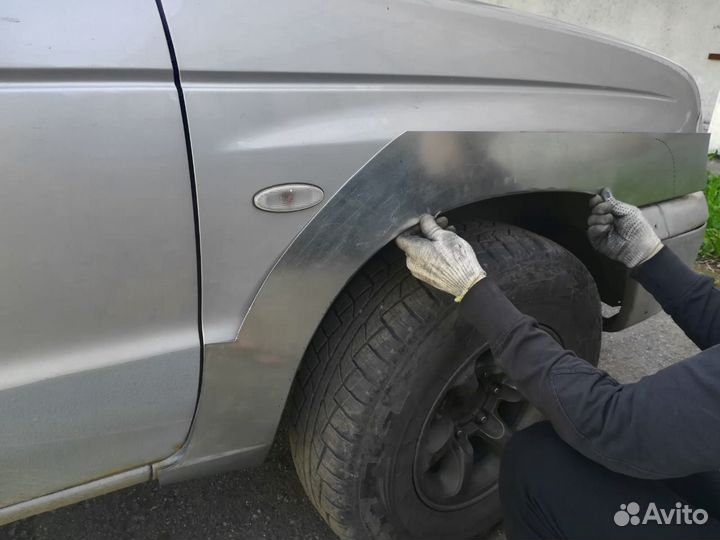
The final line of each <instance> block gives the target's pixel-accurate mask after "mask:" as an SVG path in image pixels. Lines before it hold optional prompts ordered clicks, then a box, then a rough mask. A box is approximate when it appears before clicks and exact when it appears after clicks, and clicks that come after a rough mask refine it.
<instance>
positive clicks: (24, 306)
mask: <svg viewBox="0 0 720 540" xmlns="http://www.w3.org/2000/svg"><path fill="white" fill-rule="evenodd" d="M0 15H2V20H0V118H1V119H2V120H1V121H0V171H2V173H1V174H0V187H1V189H2V194H1V196H0V411H2V413H1V414H0V433H2V436H1V437H0V471H2V473H1V474H0V478H1V480H2V481H0V506H6V505H8V504H12V503H15V502H18V501H24V500H28V499H31V498H33V497H37V496H39V495H43V494H47V493H51V492H55V491H57V490H61V489H64V488H67V487H69V486H74V485H78V484H81V483H84V482H88V481H91V480H94V479H96V478H99V477H102V476H106V475H110V474H113V473H116V472H119V471H122V470H126V469H130V468H133V467H137V466H139V465H142V464H147V463H150V462H154V461H157V460H160V459H163V458H165V457H167V456H169V455H171V454H172V453H173V452H175V451H176V450H177V449H178V448H179V447H180V446H181V445H182V443H183V441H184V439H185V437H186V435H187V433H188V430H189V427H190V423H191V420H192V417H193V412H194V408H195V403H196V397H197V390H198V383H199V366H200V346H199V334H198V324H197V314H198V306H197V282H196V279H197V275H196V266H197V262H196V252H195V237H194V230H195V227H194V220H193V207H192V198H191V189H190V180H189V176H188V168H187V153H186V150H185V143H184V132H183V126H182V121H181V115H180V108H179V104H178V94H177V90H176V88H175V86H174V82H173V74H172V69H171V63H170V59H169V55H168V49H167V42H166V40H165V37H164V34H163V29H162V24H161V21H160V18H159V16H158V12H157V8H156V6H155V4H154V3H153V2H149V1H147V0H129V1H128V0H118V1H115V0H110V1H106V2H94V1H91V0H71V1H68V2H40V1H25V0H23V1H15V0H10V1H5V2H3V5H2V12H1V13H0Z"/></svg>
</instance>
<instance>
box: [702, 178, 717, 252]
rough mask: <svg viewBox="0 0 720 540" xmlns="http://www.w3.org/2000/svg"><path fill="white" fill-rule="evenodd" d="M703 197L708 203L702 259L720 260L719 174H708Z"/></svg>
mask: <svg viewBox="0 0 720 540" xmlns="http://www.w3.org/2000/svg"><path fill="white" fill-rule="evenodd" d="M705 197H706V198H707V203H708V212H709V216H708V222H707V230H706V231H705V241H704V242H703V245H702V248H700V256H701V257H703V258H713V259H720V174H711V173H709V172H708V179H707V186H706V187H705Z"/></svg>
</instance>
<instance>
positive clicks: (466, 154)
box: [161, 132, 708, 480]
mask: <svg viewBox="0 0 720 540" xmlns="http://www.w3.org/2000/svg"><path fill="white" fill-rule="evenodd" d="M707 142H708V135H706V134H690V133H684V134H676V133H675V134H674V133H498V132H494V133H489V132H484V133H483V132H481V133H473V132H464V133H458V132H408V133H405V134H403V135H402V136H400V137H398V138H397V139H396V140H394V141H393V142H392V143H391V144H389V145H388V146H387V147H386V148H384V149H383V150H382V151H381V152H380V153H379V154H377V155H376V156H375V157H374V158H373V159H372V160H371V161H370V162H369V163H368V164H367V165H365V166H364V167H363V168H362V169H361V170H360V171H359V172H358V173H357V174H356V175H354V176H353V178H352V179H350V180H349V181H348V183H347V184H346V185H345V186H343V188H342V189H341V190H340V191H339V192H338V193H337V194H336V195H335V196H334V197H333V198H331V199H330V201H328V202H327V204H326V205H325V207H324V208H323V209H322V210H321V211H320V212H319V213H318V214H317V215H316V216H315V217H314V218H313V219H312V220H311V221H310V222H309V224H308V225H307V226H306V227H305V228H304V229H303V230H302V232H301V233H300V234H299V235H298V236H297V237H296V238H295V239H294V241H293V242H292V244H291V245H290V247H289V248H288V249H287V250H286V251H285V253H284V254H283V255H282V257H281V258H280V260H279V261H278V263H277V264H276V265H275V266H274V268H273V269H272V272H271V273H270V274H269V275H268V277H267V279H266V280H265V282H264V283H263V285H262V287H261V289H260V291H259V292H258V294H257V296H256V297H255V299H254V302H253V304H252V307H251V309H250V311H249V312H248V314H247V316H246V317H245V320H244V321H243V324H242V327H241V329H240V332H239V334H238V336H237V339H236V340H234V341H232V342H229V343H225V344H215V345H210V346H208V347H207V348H206V355H205V365H204V382H203V388H202V391H201V398H200V403H199V408H198V412H197V416H196V420H195V422H194V424H193V430H192V432H191V437H190V440H189V444H188V446H187V447H186V448H185V449H184V455H183V457H182V459H181V461H180V462H179V463H178V464H177V465H176V466H174V467H173V468H171V469H169V470H167V471H165V472H164V473H161V478H162V477H163V475H165V478H167V479H171V480H172V479H178V478H183V477H185V476H192V475H194V474H197V472H198V469H204V470H205V471H207V470H212V468H213V467H215V468H218V469H219V468H224V467H230V466H233V464H234V465H237V464H239V463H244V462H249V461H252V460H253V459H257V458H258V456H259V455H261V450H264V449H265V448H267V446H268V445H269V444H270V443H271V441H272V439H273V436H274V433H275V428H276V426H277V422H278V421H279V418H280V414H281V412H282V409H283V406H284V404H285V400H286V396H287V393H288V391H289V388H290V384H291V382H292V379H293V377H294V374H295V371H296V368H297V365H298V364H299V362H300V359H301V358H302V355H303V351H304V350H305V348H306V347H307V346H308V343H309V342H310V339H311V337H312V336H313V333H314V332H315V329H316V327H317V324H318V321H319V320H320V319H321V318H322V317H323V315H324V314H325V313H326V311H327V309H328V307H329V306H330V304H331V302H332V301H333V299H334V298H335V295H336V294H337V292H338V291H339V290H341V289H342V287H343V286H344V285H345V283H346V282H347V281H348V280H349V279H350V277H351V276H352V275H353V274H354V273H355V272H356V271H357V270H358V269H359V268H360V267H361V266H362V265H363V264H364V263H365V261H366V260H367V259H369V258H370V256H372V255H373V254H374V253H376V252H377V251H378V250H379V249H380V248H382V247H383V246H384V245H386V244H387V243H388V242H390V241H392V239H393V238H394V237H395V236H396V235H397V234H398V233H399V232H401V231H402V230H404V229H406V228H408V227H409V226H411V225H413V224H414V223H416V222H417V217H418V215H419V214H421V213H423V212H429V213H433V214H434V213H437V212H441V211H447V210H451V209H453V208H456V207H459V206H462V205H465V204H467V203H469V202H472V201H478V200H482V199H486V198H491V197H494V196H498V195H505V194H509V193H523V192H527V191H529V190H537V189H540V190H563V191H565V190H567V191H576V192H577V191H580V192H586V193H591V192H596V191H597V190H598V189H599V188H601V187H602V186H608V187H609V188H611V189H612V190H613V191H614V192H615V193H616V195H617V196H618V197H619V198H621V199H623V200H627V201H629V202H631V203H634V204H638V205H643V204H648V203H652V202H655V201H659V200H666V199H671V198H674V197H676V196H677V195H680V194H685V193H689V192H695V191H697V190H700V189H702V187H703V185H704V178H705V172H704V169H705V159H706V152H707ZM696 225H697V226H699V225H700V224H696Z"/></svg>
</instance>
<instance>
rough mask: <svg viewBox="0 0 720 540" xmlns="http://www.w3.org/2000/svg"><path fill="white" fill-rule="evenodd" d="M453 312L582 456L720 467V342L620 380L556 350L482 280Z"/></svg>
mask: <svg viewBox="0 0 720 540" xmlns="http://www.w3.org/2000/svg"><path fill="white" fill-rule="evenodd" d="M460 310H461V315H462V316H463V317H464V318H465V319H466V320H468V322H470V323H471V324H473V325H474V326H475V327H476V328H477V330H478V331H479V332H480V333H481V334H482V335H484V337H485V338H486V339H487V340H488V342H489V344H490V347H491V350H492V352H493V355H494V356H495V361H496V362H497V363H498V364H499V365H500V366H501V367H502V368H503V369H504V370H505V372H506V373H507V375H508V376H509V377H510V378H511V379H512V380H513V382H514V383H515V384H516V385H517V387H518V389H519V390H520V392H521V393H522V394H523V395H524V396H525V397H526V398H527V399H528V400H529V401H530V402H531V403H533V404H534V405H535V406H536V407H537V408H538V409H539V410H540V411H541V412H542V413H543V414H544V415H545V416H546V417H547V418H548V419H549V420H550V422H551V423H552V425H553V427H554V428H555V430H556V431H557V433H558V435H559V436H560V437H561V438H562V439H563V440H565V442H567V443H568V444H569V445H571V446H572V447H574V448H575V449H576V450H577V451H579V452H580V453H582V454H583V455H585V456H586V457H588V458H589V459H592V460H593V461H596V462H598V463H600V464H602V465H604V466H605V467H607V468H608V469H611V470H613V471H617V472H620V473H623V474H627V475H630V476H635V477H639V478H672V477H680V476H687V475H690V474H693V473H697V472H702V471H709V470H714V469H718V468H719V467H720V406H719V403H720V402H719V401H718V396H720V361H718V360H719V359H718V356H719V355H720V348H712V349H708V350H706V351H703V352H702V353H700V354H698V355H696V356H694V357H692V358H689V359H687V360H685V361H683V362H679V363H677V364H674V365H672V366H670V367H668V368H666V369H663V370H661V371H659V372H657V373H655V374H654V375H650V376H648V377H645V378H643V379H641V380H640V381H639V382H637V383H634V384H620V383H618V382H617V381H615V380H614V379H613V378H612V377H610V376H609V375H608V374H607V373H605V372H603V371H602V370H600V369H597V368H594V367H592V366H591V365H590V364H588V363H587V362H585V361H584V360H582V359H581V358H578V357H577V356H575V354H573V353H572V352H571V351H568V350H565V349H563V348H562V347H561V346H560V345H559V344H558V343H557V342H556V341H555V340H554V339H553V338H552V337H550V336H549V335H548V334H547V333H546V332H544V331H543V330H542V329H541V328H540V327H539V326H538V324H537V322H536V321H535V320H534V319H533V318H531V317H528V316H526V315H523V314H522V313H520V312H519V311H518V310H517V309H516V308H515V307H514V306H513V305H512V303H511V302H510V301H509V300H508V299H507V297H506V296H505V295H504V294H503V293H502V291H501V290H500V289H499V288H498V287H497V286H496V285H495V283H493V282H492V281H491V279H490V278H485V279H483V280H482V281H480V282H479V283H478V284H477V285H475V286H474V287H473V288H472V289H471V290H470V292H469V293H468V294H467V295H466V297H465V299H464V300H463V302H462V304H461V307H460Z"/></svg>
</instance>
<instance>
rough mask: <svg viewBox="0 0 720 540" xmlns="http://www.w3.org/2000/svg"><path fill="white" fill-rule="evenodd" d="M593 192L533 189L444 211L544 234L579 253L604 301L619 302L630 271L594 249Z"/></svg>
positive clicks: (456, 217)
mask: <svg viewBox="0 0 720 540" xmlns="http://www.w3.org/2000/svg"><path fill="white" fill-rule="evenodd" d="M589 198H590V195H589V194H587V193H584V192H577V191H532V192H527V193H518V194H509V195H503V196H500V197H494V198H490V199H484V200H481V201H477V202H473V203H469V204H467V205H464V206H461V207H459V208H455V209H453V210H450V211H448V212H445V215H447V216H448V218H449V219H450V221H451V222H452V221H465V220H468V219H486V220H491V221H501V222H504V223H509V224H511V225H516V226H518V227H521V228H523V229H526V230H528V231H531V232H534V233H536V234H539V235H540V236H544V237H545V238H548V239H550V240H552V241H554V242H555V243H557V244H559V245H561V246H562V247H564V248H565V249H567V250H568V251H570V252H571V253H572V254H573V255H575V257H577V258H578V259H579V260H580V261H581V262H582V263H583V264H584V265H585V267H586V268H587V269H588V271H589V272H590V274H591V275H592V277H593V279H594V280H595V283H596V285H597V287H598V291H599V292H600V297H601V298H602V300H603V302H604V303H606V304H608V305H610V306H618V305H620V303H621V301H622V298H623V292H624V284H625V280H626V279H627V272H626V270H625V269H624V268H623V266H622V265H620V264H618V263H615V262H613V261H610V260H609V259H607V258H606V257H603V256H601V255H600V254H599V253H597V251H595V250H594V249H593V248H592V246H591V245H590V242H589V241H588V239H587V236H586V229H587V216H588V200H589Z"/></svg>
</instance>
